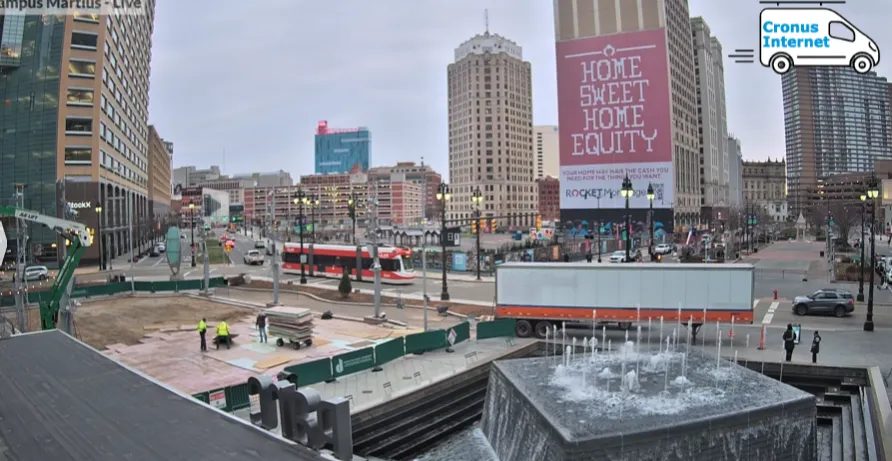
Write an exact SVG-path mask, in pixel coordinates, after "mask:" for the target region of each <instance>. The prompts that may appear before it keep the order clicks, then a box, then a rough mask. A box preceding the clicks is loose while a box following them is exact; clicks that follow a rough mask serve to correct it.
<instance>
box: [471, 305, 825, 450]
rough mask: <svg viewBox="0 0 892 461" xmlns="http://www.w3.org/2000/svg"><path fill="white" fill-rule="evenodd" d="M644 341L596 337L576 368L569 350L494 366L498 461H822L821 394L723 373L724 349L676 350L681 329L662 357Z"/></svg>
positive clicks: (490, 418) (731, 370)
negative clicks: (818, 459)
mask: <svg viewBox="0 0 892 461" xmlns="http://www.w3.org/2000/svg"><path fill="white" fill-rule="evenodd" d="M689 323H692V321H689ZM719 334H720V333H719ZM637 336H638V337H637V338H636V339H638V342H635V341H627V342H625V343H623V344H621V345H620V346H619V347H618V348H617V350H616V351H615V352H614V351H612V341H610V340H606V341H605V339H606V338H605V337H602V340H601V345H602V346H603V345H605V344H606V349H605V350H603V351H602V353H597V352H596V351H595V349H596V345H597V343H598V341H597V340H596V339H595V338H592V339H591V341H590V342H589V343H588V345H589V346H590V347H591V348H592V351H591V354H588V358H587V359H586V355H587V354H585V353H583V355H582V357H577V360H575V361H571V360H570V359H569V356H570V354H571V351H570V346H567V347H566V349H564V355H565V359H564V361H563V363H562V364H561V365H554V362H551V361H549V360H547V359H543V358H527V359H513V360H504V361H497V362H495V363H494V364H493V365H492V368H491V371H490V384H489V389H488V391H487V394H486V403H485V408H484V411H483V421H482V425H481V429H482V430H483V433H484V434H485V435H486V437H487V439H488V441H489V443H490V445H491V446H492V448H493V450H494V452H495V453H496V454H497V455H498V457H499V460H500V461H520V460H524V461H526V460H530V459H535V460H544V461H550V460H555V461H556V460H563V459H636V460H642V461H651V460H654V461H656V460H660V461H681V460H691V459H717V458H722V459H726V458H727V459H731V460H735V461H741V460H759V461H761V460H763V459H764V458H765V452H764V449H766V448H764V447H770V448H768V449H770V451H771V454H772V456H773V457H774V458H776V459H781V458H783V459H790V460H796V461H806V460H808V461H811V460H812V459H814V456H815V449H816V448H815V433H816V432H815V431H816V427H815V424H816V423H815V412H816V409H815V405H814V396H812V395H811V394H808V393H805V392H803V391H800V390H798V389H795V388H793V387H790V386H787V385H785V384H782V383H779V382H778V381H775V380H773V379H771V378H768V377H766V376H763V375H760V374H758V373H756V372H753V371H750V370H748V369H746V368H744V367H740V366H738V365H736V362H735V363H731V366H730V367H728V366H724V364H723V362H721V354H720V353H719V352H718V347H717V348H716V350H717V354H716V355H717V356H718V357H719V359H718V363H716V362H715V361H716V357H714V356H711V355H710V354H705V353H701V352H699V351H696V350H691V347H690V346H691V342H690V341H689V342H688V344H687V347H678V345H677V341H678V332H677V330H676V332H675V333H674V335H672V334H667V335H665V336H663V337H661V338H660V341H658V343H659V344H660V346H659V351H656V350H652V349H650V348H649V347H643V346H642V345H641V344H640V335H637ZM673 340H674V341H675V342H676V346H675V347H672V342H673ZM583 344H585V343H583ZM735 352H736V351H735ZM735 355H736V354H735ZM580 358H581V360H580ZM719 381H721V382H724V383H728V384H729V385H725V386H718V385H717V383H718V382H719ZM667 440H671V443H672V449H671V450H667V449H666V447H667V446H666V443H667ZM743 440H745V441H746V443H741V441H743ZM760 447H761V448H760Z"/></svg>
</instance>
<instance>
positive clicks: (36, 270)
mask: <svg viewBox="0 0 892 461" xmlns="http://www.w3.org/2000/svg"><path fill="white" fill-rule="evenodd" d="M49 277H50V271H49V269H47V268H46V266H30V267H26V268H25V280H27V281H29V282H35V281H38V280H46V279H48V278H49Z"/></svg>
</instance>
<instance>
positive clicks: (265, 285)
mask: <svg viewBox="0 0 892 461" xmlns="http://www.w3.org/2000/svg"><path fill="white" fill-rule="evenodd" d="M244 286H245V287H248V288H258V289H263V290H272V289H273V283H272V282H265V281H258V280H253V281H251V283H249V284H246V285H244ZM279 289H280V290H282V291H303V292H305V293H310V294H313V295H316V296H318V297H320V298H323V299H327V300H330V301H336V302H354V303H374V302H375V297H374V296H372V295H370V294H365V293H351V294H350V297H349V298H347V299H344V298H343V297H341V294H340V293H339V292H338V291H337V290H326V289H324V288H319V287H310V286H302V287H300V288H297V287H295V286H289V285H279ZM396 301H397V300H396V298H393V297H390V296H381V302H382V303H386V304H391V305H396ZM403 302H404V303H405V304H406V305H407V306H417V307H421V306H422V305H423V304H422V302H421V301H419V300H414V299H404V300H403ZM437 305H438V306H443V305H446V306H449V310H450V311H452V312H455V313H458V314H464V315H473V316H477V317H480V316H483V315H492V313H493V312H492V307H485V306H474V305H468V304H457V303H452V302H449V301H437Z"/></svg>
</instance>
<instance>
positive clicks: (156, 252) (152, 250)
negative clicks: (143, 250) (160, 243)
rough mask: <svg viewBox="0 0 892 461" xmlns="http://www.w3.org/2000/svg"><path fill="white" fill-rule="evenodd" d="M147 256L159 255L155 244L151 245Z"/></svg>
mask: <svg viewBox="0 0 892 461" xmlns="http://www.w3.org/2000/svg"><path fill="white" fill-rule="evenodd" d="M149 256H151V257H156V256H161V252H160V251H158V247H157V246H154V247H152V249H151V250H149Z"/></svg>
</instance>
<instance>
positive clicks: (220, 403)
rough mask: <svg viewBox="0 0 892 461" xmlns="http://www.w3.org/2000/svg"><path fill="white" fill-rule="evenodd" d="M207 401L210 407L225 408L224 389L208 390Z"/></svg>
mask: <svg viewBox="0 0 892 461" xmlns="http://www.w3.org/2000/svg"><path fill="white" fill-rule="evenodd" d="M208 403H209V404H211V406H212V407H216V408H219V409H221V410H226V389H217V390H215V391H210V392H208Z"/></svg>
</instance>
